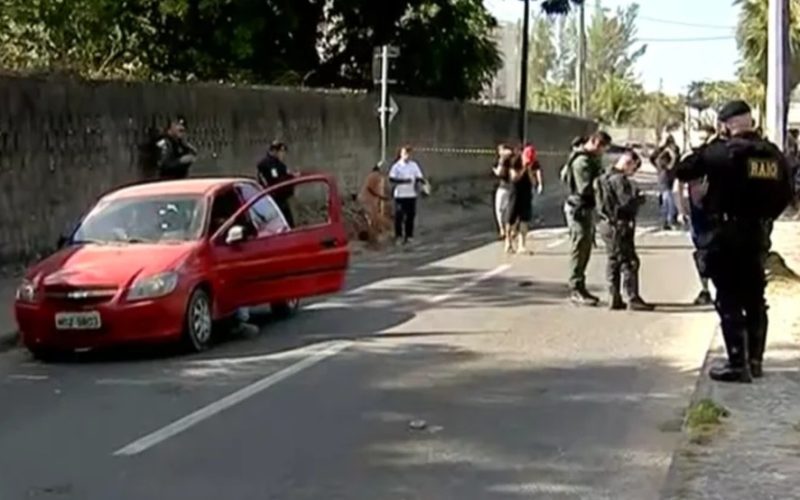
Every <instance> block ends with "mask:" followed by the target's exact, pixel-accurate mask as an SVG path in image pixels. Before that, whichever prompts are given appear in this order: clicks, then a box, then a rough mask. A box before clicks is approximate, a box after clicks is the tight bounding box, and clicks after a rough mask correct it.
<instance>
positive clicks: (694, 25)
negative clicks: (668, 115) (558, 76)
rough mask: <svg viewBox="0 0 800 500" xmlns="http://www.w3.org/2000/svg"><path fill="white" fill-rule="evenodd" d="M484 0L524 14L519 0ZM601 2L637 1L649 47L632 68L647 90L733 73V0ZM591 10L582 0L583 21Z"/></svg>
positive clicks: (610, 0) (614, 3) (496, 9)
mask: <svg viewBox="0 0 800 500" xmlns="http://www.w3.org/2000/svg"><path fill="white" fill-rule="evenodd" d="M484 3H485V4H486V6H487V7H488V8H489V10H490V11H491V12H492V13H493V14H494V15H495V16H496V17H497V18H498V19H501V20H505V21H516V20H519V19H520V18H521V17H522V8H523V4H522V2H521V1H520V0H484ZM601 3H602V5H603V7H607V8H611V9H616V8H617V7H624V6H627V5H629V4H631V3H638V4H639V21H638V26H637V28H638V36H639V38H640V39H642V40H643V41H647V52H646V53H645V55H644V56H642V58H641V59H639V61H638V64H637V68H636V69H637V71H638V73H639V77H640V81H641V82H642V83H643V84H644V86H645V88H646V89H647V90H649V91H652V90H658V88H659V85H660V84H662V85H663V86H662V89H663V90H664V92H667V93H669V94H679V93H682V92H685V90H686V86H687V85H688V84H689V83H691V82H692V81H695V80H700V81H703V80H731V79H734V78H735V76H736V68H737V63H738V60H739V53H738V51H737V49H736V40H735V39H734V38H733V37H734V34H735V26H736V20H737V17H738V14H739V12H738V8H737V7H735V6H733V0H638V1H637V2H633V1H632V0H601ZM531 4H532V5H531V7H532V9H536V8H538V1H537V0H533V1H532V2H531ZM593 10H594V0H586V17H587V23H588V21H589V19H590V18H591V15H592V11H593ZM701 20H705V21H701ZM697 38H723V39H717V40H696V39H697ZM664 39H667V40H670V41H666V40H664ZM676 39H677V40H676ZM686 39H690V40H686ZM692 39H694V40H692Z"/></svg>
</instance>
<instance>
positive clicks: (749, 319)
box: [707, 229, 769, 367]
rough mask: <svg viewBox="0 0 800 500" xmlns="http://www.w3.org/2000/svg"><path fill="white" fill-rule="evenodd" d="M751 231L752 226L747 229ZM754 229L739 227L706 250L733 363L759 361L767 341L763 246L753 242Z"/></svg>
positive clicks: (726, 346) (730, 360)
mask: <svg viewBox="0 0 800 500" xmlns="http://www.w3.org/2000/svg"><path fill="white" fill-rule="evenodd" d="M750 231H752V229H750ZM753 236H754V233H753V232H749V231H747V230H741V231H739V232H738V234H737V235H736V236H735V237H726V238H724V239H723V242H722V244H721V245H715V246H714V248H713V249H711V250H710V251H709V252H708V254H707V265H708V274H709V276H710V277H711V281H712V282H713V283H714V287H715V288H716V289H717V296H716V308H717V313H718V314H719V317H720V326H721V328H722V336H723V338H724V339H725V348H726V350H727V351H728V361H729V362H730V364H731V365H733V366H737V367H739V366H742V365H743V364H744V362H745V359H746V358H745V341H746V342H747V357H748V358H749V360H751V361H758V362H760V361H762V360H763V358H764V349H765V347H766V343H767V328H768V323H769V319H768V317H767V309H768V307H767V301H766V298H765V290H766V286H767V280H766V277H765V276H764V261H763V246H762V247H759V244H758V243H755V244H754V243H753V242H752V239H751V240H750V241H746V239H750V238H753Z"/></svg>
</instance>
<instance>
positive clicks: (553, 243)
mask: <svg viewBox="0 0 800 500" xmlns="http://www.w3.org/2000/svg"><path fill="white" fill-rule="evenodd" d="M567 241H569V238H567V237H564V238H559V239H557V240H555V241H551V242H550V243H548V244H547V248H555V247H559V246H561V245H563V244H564V243H566V242H567Z"/></svg>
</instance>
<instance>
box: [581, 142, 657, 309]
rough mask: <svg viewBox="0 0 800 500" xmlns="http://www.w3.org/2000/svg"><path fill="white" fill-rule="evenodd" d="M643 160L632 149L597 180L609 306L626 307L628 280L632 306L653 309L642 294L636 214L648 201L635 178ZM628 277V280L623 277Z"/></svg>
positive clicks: (596, 192) (596, 188) (633, 307)
mask: <svg viewBox="0 0 800 500" xmlns="http://www.w3.org/2000/svg"><path fill="white" fill-rule="evenodd" d="M641 165H642V160H641V158H640V157H639V155H637V154H636V153H635V152H633V151H631V150H629V151H626V152H625V153H623V154H622V156H620V158H619V160H618V161H617V163H616V164H615V165H613V166H612V168H611V170H610V171H609V172H608V173H605V174H603V175H602V176H600V178H598V179H597V184H596V186H595V195H596V198H597V214H598V216H599V219H600V222H599V224H598V229H599V230H600V235H601V236H602V237H603V241H604V242H605V245H606V253H607V255H608V264H607V266H606V276H607V278H608V290H609V296H610V298H609V308H610V309H612V310H620V309H625V302H624V301H623V300H622V294H621V293H620V284H621V283H620V281H621V280H622V281H624V284H625V293H626V294H627V296H628V305H627V307H628V309H630V310H632V311H652V310H653V309H654V308H653V306H652V305H650V304H647V303H646V302H645V301H644V300H643V299H642V297H641V296H640V295H639V256H638V255H637V254H636V243H635V237H636V215H637V213H638V212H639V207H641V206H642V205H643V204H644V202H645V197H644V195H643V194H642V193H641V192H639V190H638V188H637V187H636V185H635V184H634V182H633V181H632V180H631V177H632V176H633V175H634V174H636V172H637V171H638V170H639V167H641ZM623 277H624V280H623Z"/></svg>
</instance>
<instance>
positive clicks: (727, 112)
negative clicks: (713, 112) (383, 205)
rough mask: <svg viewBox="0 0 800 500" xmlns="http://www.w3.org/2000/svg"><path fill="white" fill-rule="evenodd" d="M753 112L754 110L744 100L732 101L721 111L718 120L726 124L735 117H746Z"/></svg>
mask: <svg viewBox="0 0 800 500" xmlns="http://www.w3.org/2000/svg"><path fill="white" fill-rule="evenodd" d="M751 112H752V110H751V109H750V106H749V105H748V104H747V103H746V102H744V101H742V100H736V101H730V102H728V103H727V104H725V105H724V106H722V108H721V109H720V110H719V114H718V115H717V119H718V120H719V121H721V122H726V121H728V120H730V119H731V118H733V117H734V116H740V115H746V114H748V113H751Z"/></svg>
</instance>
